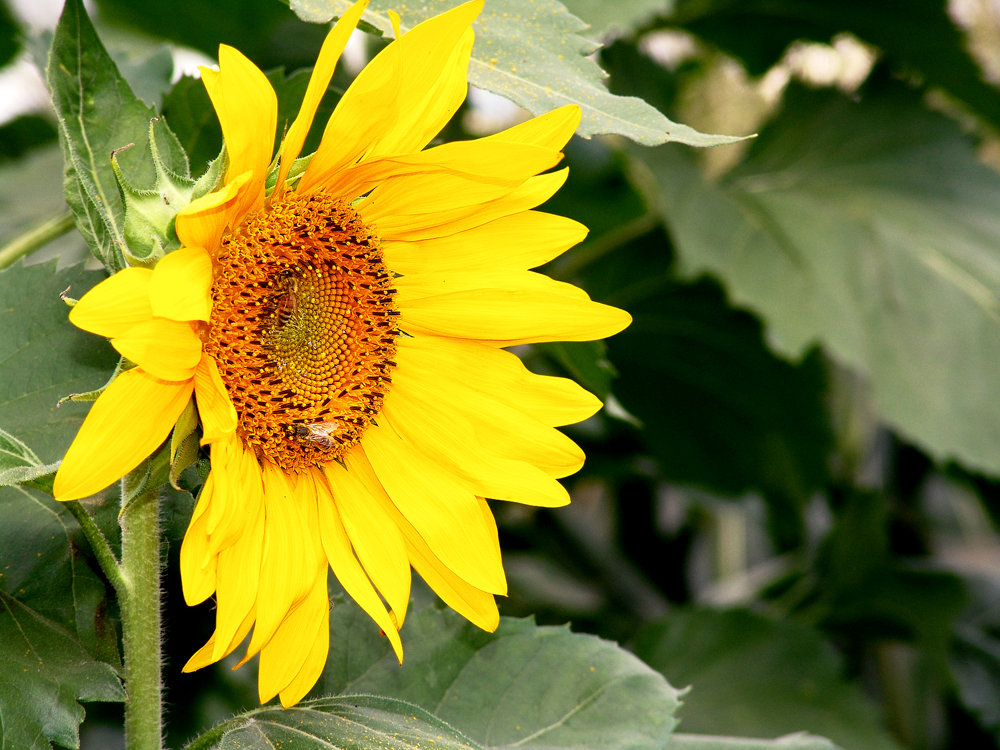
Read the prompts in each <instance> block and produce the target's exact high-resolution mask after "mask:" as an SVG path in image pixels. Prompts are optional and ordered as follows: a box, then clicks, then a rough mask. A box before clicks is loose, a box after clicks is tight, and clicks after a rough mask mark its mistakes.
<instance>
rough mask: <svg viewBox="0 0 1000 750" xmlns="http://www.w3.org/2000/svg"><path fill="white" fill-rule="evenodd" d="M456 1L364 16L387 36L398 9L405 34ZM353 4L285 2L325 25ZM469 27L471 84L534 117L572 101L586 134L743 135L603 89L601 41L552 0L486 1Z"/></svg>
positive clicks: (373, 10)
mask: <svg viewBox="0 0 1000 750" xmlns="http://www.w3.org/2000/svg"><path fill="white" fill-rule="evenodd" d="M460 1H461V0H437V1H435V0H414V2H409V3H405V4H400V3H397V2H394V1H393V0H373V1H372V3H371V4H370V5H369V6H368V10H366V11H365V14H364V16H363V18H364V19H365V20H366V21H368V22H369V23H371V24H372V25H373V26H374V27H376V28H377V29H379V30H380V31H382V32H383V33H384V34H386V35H388V36H392V35H393V29H392V23H391V21H390V20H389V14H388V11H389V10H395V11H396V12H397V13H399V16H400V29H401V31H403V32H404V33H405V32H406V31H407V30H408V29H410V28H412V27H414V26H416V25H417V24H419V23H420V22H421V21H425V20H427V19H428V18H430V17H431V16H435V15H438V14H440V13H442V12H443V11H446V10H448V9H449V8H453V7H455V6H457V5H459V4H460ZM352 5H353V2H352V0H291V7H292V10H294V11H295V12H296V13H297V14H298V15H299V17H300V18H302V19H303V20H305V21H311V22H313V23H327V22H329V21H330V20H331V19H332V18H335V17H339V16H341V15H342V14H343V13H344V12H345V11H346V10H347V9H348V8H350V7H351V6H352ZM473 28H474V29H475V31H476V42H475V46H474V47H473V49H472V60H471V61H470V63H469V82H470V83H472V84H474V85H475V86H478V87H479V88H482V89H486V90H487V91H492V92H493V93H494V94H499V95H500V96H503V97H506V98H507V99H510V100H511V101H512V102H514V103H515V104H518V105H520V106H522V107H524V108H525V109H527V110H528V111H529V112H531V113H532V114H534V115H540V114H544V113H546V112H549V111H551V110H553V109H556V108H557V107H561V106H563V105H566V104H577V105H579V106H580V108H581V109H582V110H583V120H582V122H581V123H580V127H579V129H578V131H577V132H578V133H579V134H580V135H582V136H584V137H588V138H589V137H590V136H592V135H600V134H602V133H617V134H619V135H624V136H627V137H628V138H631V139H632V140H634V141H636V142H637V143H642V144H644V145H647V146H654V145H657V144H660V143H666V142H667V141H677V142H680V143H686V144H688V145H690V146H718V145H720V144H724V143H734V142H735V141H738V140H742V139H740V138H732V137H729V136H720V135H705V134H703V133H699V132H698V131H696V130H694V129H693V128H689V127H688V126H687V125H680V124H678V123H674V122H671V121H670V120H668V119H667V118H666V117H665V116H664V115H663V114H661V113H660V112H659V111H657V110H656V109H655V108H654V107H652V106H650V105H649V104H647V103H646V102H644V101H643V100H642V99H638V98H636V97H630V96H615V95H613V94H611V93H609V92H608V90H607V88H606V87H605V85H604V78H605V73H604V71H602V70H601V69H600V67H599V66H598V65H597V63H596V62H594V61H593V60H592V59H590V57H589V56H590V55H592V54H593V53H594V52H595V51H596V50H597V49H598V48H599V45H597V44H595V43H594V42H591V41H589V40H587V39H585V38H584V37H583V36H581V35H580V34H581V32H584V31H585V30H586V29H587V24H585V23H584V22H583V21H581V20H580V19H579V18H577V17H576V16H574V15H572V14H571V13H570V12H569V11H567V10H566V8H565V7H564V6H563V5H562V4H561V3H559V2H557V1H556V0H503V1H502V2H501V1H500V0H487V3H486V7H485V9H484V10H483V12H482V14H480V16H479V18H478V19H477V20H476V22H475V23H474V24H473Z"/></svg>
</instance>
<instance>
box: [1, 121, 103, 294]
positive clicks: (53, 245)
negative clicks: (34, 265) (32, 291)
mask: <svg viewBox="0 0 1000 750" xmlns="http://www.w3.org/2000/svg"><path fill="white" fill-rule="evenodd" d="M15 122H16V121H15ZM62 173H63V159H62V154H61V153H60V151H59V147H58V146H56V145H51V146H45V147H43V148H39V149H35V150H33V151H29V152H28V153H27V154H25V155H24V157H23V158H21V159H17V160H13V161H5V162H3V163H0V246H2V245H5V244H7V243H8V242H11V241H12V240H14V239H15V238H16V237H19V236H20V235H22V234H24V233H25V232H28V231H30V230H32V229H34V228H35V227H37V226H38V225H40V224H42V223H43V222H45V221H47V220H49V219H51V218H52V217H53V216H58V215H59V214H61V213H63V212H64V211H65V210H66V194H65V191H64V190H63V180H62ZM54 257H59V258H60V265H61V266H64V267H65V266H67V265H73V264H74V263H79V262H81V261H84V260H86V259H87V258H88V257H90V253H89V252H88V251H87V244H86V243H85V242H84V241H83V238H82V237H81V236H80V233H79V232H76V231H73V232H70V233H69V234H67V235H65V236H63V237H60V238H59V239H58V240H55V241H54V242H50V243H49V244H48V245H46V246H45V247H44V248H42V249H40V250H36V251H35V254H33V255H32V257H31V261H32V262H34V261H36V260H39V261H40V260H49V259H51V258H54ZM60 291H62V290H60Z"/></svg>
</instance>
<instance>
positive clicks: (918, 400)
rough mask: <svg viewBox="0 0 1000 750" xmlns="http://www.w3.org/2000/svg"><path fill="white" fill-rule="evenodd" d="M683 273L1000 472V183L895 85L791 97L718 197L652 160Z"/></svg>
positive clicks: (785, 348) (671, 160)
mask: <svg viewBox="0 0 1000 750" xmlns="http://www.w3.org/2000/svg"><path fill="white" fill-rule="evenodd" d="M637 156H639V157H640V158H642V159H643V160H645V162H646V164H647V165H648V166H649V168H650V169H651V171H652V172H653V174H654V175H655V176H656V181H657V183H658V185H659V188H660V194H661V197H660V204H659V208H660V210H661V212H662V215H663V217H664V218H665V219H666V222H667V224H668V227H669V230H670V233H671V235H672V238H673V240H674V244H675V247H676V250H677V256H678V259H679V263H680V267H681V270H682V272H683V273H684V274H685V275H686V276H689V277H694V276H698V275H700V274H702V273H705V272H710V273H712V274H715V275H717V276H718V277H719V278H721V279H722V281H723V282H724V284H725V285H726V287H727V290H728V292H729V295H730V298H731V299H732V300H733V302H734V303H735V304H737V305H739V306H744V307H747V308H750V309H752V310H754V311H755V312H757V313H758V314H759V315H760V316H761V318H762V319H763V320H764V321H765V323H766V326H767V338H768V341H769V343H770V344H771V345H772V346H773V347H774V348H775V349H776V350H777V351H778V352H780V353H781V354H783V355H785V356H787V357H789V358H792V359H795V358H798V357H800V356H802V354H803V353H804V352H805V351H807V350H808V349H809V348H810V347H811V346H813V345H814V344H815V343H821V344H822V345H823V346H824V347H825V348H826V350H827V351H828V352H829V353H830V354H832V355H833V356H834V357H835V358H837V359H838V360H840V361H841V362H843V363H846V364H848V365H850V366H852V367H854V368H856V369H857V370H858V371H859V372H860V373H862V374H863V375H864V376H865V377H866V378H867V380H868V382H869V383H870V386H871V389H872V392H873V395H874V399H875V403H876V406H877V408H878V409H879V412H880V414H881V416H882V418H883V419H884V420H885V421H886V422H888V423H889V424H890V425H891V426H892V427H894V428H895V429H897V430H898V431H899V432H901V433H902V434H903V435H904V436H905V437H906V438H907V439H908V440H912V441H914V442H916V443H918V444H920V445H921V446H922V447H923V448H925V449H926V450H927V451H929V452H930V453H931V454H932V455H933V456H935V457H936V458H938V459H941V460H946V459H957V460H959V461H961V462H962V463H964V464H965V465H967V466H969V467H973V468H976V469H979V470H984V471H987V472H990V473H993V474H996V473H998V472H1000V176H998V175H997V174H996V173H994V172H992V171H991V170H989V169H988V168H986V167H984V166H983V165H981V164H979V163H978V162H977V160H976V155H975V153H974V151H973V147H972V144H971V143H970V142H969V140H968V139H967V138H966V136H965V135H964V134H963V133H962V132H961V130H960V128H959V126H958V125H957V124H955V123H953V122H952V121H950V120H948V119H947V118H945V117H944V116H942V115H939V114H936V113H933V112H931V111H929V110H927V109H926V108H925V107H924V106H923V104H922V103H921V101H920V99H919V96H918V95H917V94H915V93H912V92H910V91H907V90H905V89H903V88H902V86H899V85H898V84H897V85H890V84H888V83H886V84H883V88H882V89H875V90H871V91H868V92H867V93H866V94H864V95H863V98H862V100H861V101H860V102H856V101H852V100H850V99H848V98H846V97H843V96H840V95H839V94H837V93H836V92H833V91H829V90H828V91H822V92H818V91H810V90H806V89H804V88H802V87H792V88H791V89H790V90H789V92H788V93H787V94H786V99H785V104H784V108H783V111H782V113H781V116H780V117H778V118H777V119H776V120H775V121H774V123H773V124H772V125H771V126H770V127H769V128H768V129H766V130H765V132H763V133H762V134H761V138H760V139H759V140H758V142H756V143H755V144H754V145H753V147H752V148H751V152H750V155H749V157H748V159H747V160H746V161H745V162H744V163H743V164H742V165H740V166H739V167H737V168H736V169H735V170H733V171H732V172H731V173H729V174H728V175H726V176H725V177H724V178H723V179H721V180H720V181H718V182H717V183H713V184H710V183H708V182H706V181H704V180H703V179H702V178H701V175H700V173H699V171H698V169H697V168H696V166H695V165H694V164H693V162H692V161H691V160H689V159H687V158H686V155H685V154H683V153H681V152H680V151H678V150H677V149H673V148H670V147H665V148H662V149H657V150H655V151H652V150H651V151H644V152H642V153H637Z"/></svg>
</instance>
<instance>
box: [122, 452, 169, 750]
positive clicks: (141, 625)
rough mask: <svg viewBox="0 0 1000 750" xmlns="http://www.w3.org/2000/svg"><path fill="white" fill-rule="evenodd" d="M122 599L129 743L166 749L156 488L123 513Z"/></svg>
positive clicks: (126, 486) (138, 476)
mask: <svg viewBox="0 0 1000 750" xmlns="http://www.w3.org/2000/svg"><path fill="white" fill-rule="evenodd" d="M145 473H146V472H145V466H144V465H143V466H141V467H140V468H139V470H137V471H136V472H133V474H130V475H129V476H127V477H125V479H123V480H122V497H128V495H129V494H130V492H129V491H130V490H131V489H132V488H133V486H134V485H135V483H137V482H139V481H141V480H142V478H143V477H144V476H145ZM123 510H124V512H123V514H122V516H121V519H120V522H121V527H122V572H123V574H124V577H125V581H126V584H127V594H126V596H125V597H124V598H123V599H122V600H121V602H120V603H121V612H122V636H123V638H122V640H123V642H124V647H125V649H124V650H125V653H124V657H125V658H124V661H125V692H126V695H127V702H126V704H125V745H126V747H127V748H128V750H161V749H162V742H163V739H162V738H163V727H162V721H163V718H162V715H163V696H162V686H161V681H160V680H161V678H160V669H161V656H160V649H161V628H160V493H159V488H158V487H155V488H153V489H151V490H148V491H146V492H145V493H143V494H142V495H140V496H139V497H138V498H136V499H134V500H133V501H132V502H130V503H129V504H128V506H127V507H126V508H124V509H123Z"/></svg>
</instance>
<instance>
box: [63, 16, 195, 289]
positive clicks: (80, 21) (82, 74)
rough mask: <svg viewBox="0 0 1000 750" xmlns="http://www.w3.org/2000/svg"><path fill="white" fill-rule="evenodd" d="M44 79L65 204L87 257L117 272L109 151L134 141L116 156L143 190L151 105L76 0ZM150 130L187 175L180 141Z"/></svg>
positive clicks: (118, 229)
mask: <svg viewBox="0 0 1000 750" xmlns="http://www.w3.org/2000/svg"><path fill="white" fill-rule="evenodd" d="M46 78H47V81H48V85H49V91H50V92H51V93H52V104H53V106H54V107H55V110H56V114H57V116H58V117H59V130H60V143H61V144H62V148H63V157H64V159H65V161H66V168H65V169H66V171H65V189H66V202H67V203H68V204H69V206H70V209H71V210H72V211H73V215H74V217H75V218H76V225H77V228H79V230H80V232H81V233H82V234H83V236H84V238H85V239H86V240H87V243H88V244H89V245H90V249H91V251H92V252H93V253H94V255H96V256H97V257H98V258H100V259H101V261H102V262H103V263H104V264H105V266H107V267H108V269H109V270H111V271H116V270H119V269H120V268H122V267H123V266H124V261H123V259H122V255H121V249H120V247H121V244H122V243H123V242H124V238H123V235H122V223H123V219H124V208H123V206H122V200H121V195H120V194H119V191H118V186H117V184H116V182H115V178H114V173H113V172H112V169H111V152H112V151H113V150H115V149H119V148H122V147H124V146H128V145H130V144H134V145H133V146H132V147H131V148H129V149H128V150H126V151H124V152H123V153H122V154H120V156H119V164H120V165H121V169H122V172H123V173H124V175H125V177H126V178H127V180H128V181H129V183H131V184H132V185H134V186H135V187H137V188H139V189H145V188H149V187H151V186H152V184H153V181H154V176H155V172H154V167H153V161H152V158H151V155H150V150H149V142H148V141H149V122H150V120H151V119H152V118H153V117H155V116H156V110H155V109H153V108H150V107H147V106H146V105H145V104H143V103H142V101H140V100H139V99H138V98H136V96H135V94H133V93H132V90H131V89H130V88H129V85H128V83H127V82H126V81H125V79H124V78H122V76H121V75H120V73H119V72H118V68H117V66H116V65H115V63H114V61H113V60H112V59H111V57H110V55H108V52H107V50H106V49H105V48H104V45H103V44H101V40H100V39H99V38H98V36H97V32H96V31H94V26H93V24H92V23H91V22H90V19H89V18H88V17H87V13H86V10H85V9H84V7H83V2H82V0H67V2H66V6H65V8H64V9H63V13H62V16H61V17H60V19H59V25H58V26H57V27H56V33H55V36H54V37H53V40H52V49H51V51H50V53H49V64H48V69H47V71H46ZM156 129H157V135H158V139H157V145H158V147H159V151H160V156H161V157H162V159H163V161H164V164H166V165H167V167H168V168H170V169H171V170H173V171H174V172H175V173H177V174H180V175H183V176H187V175H188V174H189V172H188V161H187V156H186V155H185V154H184V150H183V149H182V148H181V146H180V143H178V141H177V139H176V137H174V135H173V133H171V132H170V129H169V128H168V127H167V125H166V123H165V122H163V121H161V122H159V123H158V124H157V126H156Z"/></svg>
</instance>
